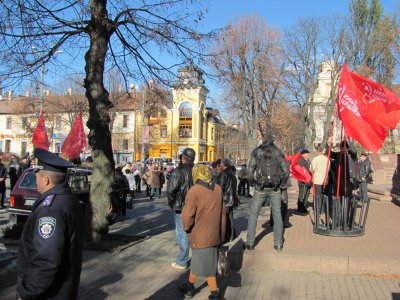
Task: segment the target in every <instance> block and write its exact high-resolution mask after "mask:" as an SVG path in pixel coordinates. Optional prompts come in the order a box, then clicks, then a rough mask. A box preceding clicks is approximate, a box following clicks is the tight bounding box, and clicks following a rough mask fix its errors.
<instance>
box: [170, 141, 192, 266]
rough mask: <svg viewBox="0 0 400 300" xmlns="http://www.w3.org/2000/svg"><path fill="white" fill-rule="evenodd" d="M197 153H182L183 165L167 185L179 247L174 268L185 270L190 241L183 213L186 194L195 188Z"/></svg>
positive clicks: (188, 149) (189, 149)
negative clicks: (193, 176)
mask: <svg viewBox="0 0 400 300" xmlns="http://www.w3.org/2000/svg"><path fill="white" fill-rule="evenodd" d="M195 157H196V152H195V151H194V150H193V149H192V148H186V149H185V150H183V152H182V164H181V165H180V166H179V167H178V168H176V169H175V170H173V171H172V173H171V177H170V179H169V180H168V184H167V197H168V205H169V207H171V209H172V210H173V211H174V218H175V233H176V240H177V243H178V245H179V254H178V257H177V259H176V262H173V263H172V264H171V266H172V267H174V268H175V269H179V270H184V269H186V268H187V267H188V261H189V239H188V236H187V234H186V232H185V231H184V230H183V225H182V217H181V212H182V209H183V206H184V205H185V198H186V194H187V192H188V191H189V189H190V188H191V187H192V186H193V178H192V169H193V165H194V159H195Z"/></svg>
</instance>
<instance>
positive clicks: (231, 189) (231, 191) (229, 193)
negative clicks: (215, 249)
mask: <svg viewBox="0 0 400 300" xmlns="http://www.w3.org/2000/svg"><path fill="white" fill-rule="evenodd" d="M232 166H233V162H232V161H231V160H230V159H226V158H224V159H222V160H221V166H220V169H221V172H220V174H221V175H220V185H221V189H222V197H223V200H224V203H225V209H226V233H225V242H226V243H228V242H231V241H233V240H234V239H235V238H236V231H235V226H234V225H235V224H234V218H233V209H234V208H235V207H237V206H238V205H239V198H238V196H237V179H236V176H235V174H234V173H233V171H232Z"/></svg>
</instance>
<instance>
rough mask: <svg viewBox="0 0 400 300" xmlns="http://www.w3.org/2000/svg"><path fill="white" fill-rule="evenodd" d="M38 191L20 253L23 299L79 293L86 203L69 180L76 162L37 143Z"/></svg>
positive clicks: (19, 278)
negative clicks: (65, 158)
mask: <svg viewBox="0 0 400 300" xmlns="http://www.w3.org/2000/svg"><path fill="white" fill-rule="evenodd" d="M34 155H35V157H36V158H37V160H38V163H37V167H36V169H35V172H36V184H37V191H38V192H39V193H40V196H39V198H38V200H37V201H36V202H35V204H34V206H33V209H32V212H31V213H30V215H29V217H28V220H27V221H26V223H25V226H24V229H23V232H22V236H21V241H20V248H19V252H18V258H17V299H77V297H78V288H79V280H80V274H81V268H82V246H83V230H84V224H85V222H84V217H83V209H82V206H81V205H80V204H79V202H78V201H77V199H76V198H75V196H74V195H73V194H72V193H71V190H70V189H69V187H67V186H66V185H65V178H66V173H67V169H68V168H69V167H72V166H73V165H72V164H71V163H70V162H68V161H66V160H64V159H62V158H61V157H59V156H57V155H56V154H54V153H51V152H49V151H47V150H44V149H40V148H36V149H35V151H34Z"/></svg>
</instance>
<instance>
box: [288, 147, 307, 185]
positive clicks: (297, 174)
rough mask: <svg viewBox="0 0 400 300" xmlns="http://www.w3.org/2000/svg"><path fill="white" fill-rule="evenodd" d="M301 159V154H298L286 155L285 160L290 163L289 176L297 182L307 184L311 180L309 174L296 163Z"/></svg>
mask: <svg viewBox="0 0 400 300" xmlns="http://www.w3.org/2000/svg"><path fill="white" fill-rule="evenodd" d="M300 157H301V153H300V152H298V153H297V154H296V155H287V156H286V157H285V159H286V160H287V161H290V162H291V163H290V176H291V177H293V178H294V179H297V180H298V181H301V182H304V183H308V182H310V180H311V179H312V177H311V174H310V172H308V171H307V169H306V168H304V167H303V166H300V165H299V164H298V161H299V159H300Z"/></svg>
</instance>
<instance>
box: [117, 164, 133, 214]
mask: <svg viewBox="0 0 400 300" xmlns="http://www.w3.org/2000/svg"><path fill="white" fill-rule="evenodd" d="M129 191H130V189H129V182H128V179H126V177H125V175H124V174H123V173H122V168H121V167H116V168H115V173H114V184H113V195H114V197H115V200H116V202H117V203H118V206H119V207H120V209H121V214H122V216H123V217H125V215H126V196H127V195H128V193H129Z"/></svg>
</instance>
